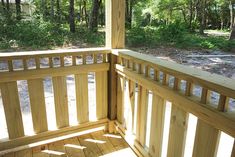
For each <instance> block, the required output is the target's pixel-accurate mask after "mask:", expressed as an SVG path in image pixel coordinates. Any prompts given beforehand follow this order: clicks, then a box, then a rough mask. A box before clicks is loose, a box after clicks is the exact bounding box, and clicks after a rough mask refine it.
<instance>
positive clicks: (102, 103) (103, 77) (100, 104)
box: [95, 71, 108, 119]
mask: <svg viewBox="0 0 235 157" xmlns="http://www.w3.org/2000/svg"><path fill="white" fill-rule="evenodd" d="M95 82H96V117H97V119H102V118H106V117H107V115H108V78H107V72H106V71H104V72H96V73H95Z"/></svg>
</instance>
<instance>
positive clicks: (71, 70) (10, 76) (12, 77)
mask: <svg viewBox="0 0 235 157" xmlns="http://www.w3.org/2000/svg"><path fill="white" fill-rule="evenodd" d="M108 70H109V63H100V64H89V65H77V66H66V67H57V68H43V69H31V70H24V71H14V72H10V73H9V72H1V73H0V78H1V79H0V83H4V82H13V81H18V80H30V79H37V78H44V77H55V76H66V75H74V74H84V73H88V72H102V71H108Z"/></svg>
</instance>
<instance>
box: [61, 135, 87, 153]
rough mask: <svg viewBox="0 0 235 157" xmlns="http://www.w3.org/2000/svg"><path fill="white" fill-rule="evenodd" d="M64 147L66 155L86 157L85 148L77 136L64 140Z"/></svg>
mask: <svg viewBox="0 0 235 157" xmlns="http://www.w3.org/2000/svg"><path fill="white" fill-rule="evenodd" d="M64 147H65V152H66V155H67V156H69V157H85V154H84V152H83V149H85V147H84V146H81V144H80V143H79V141H78V139H77V138H70V139H66V140H64Z"/></svg>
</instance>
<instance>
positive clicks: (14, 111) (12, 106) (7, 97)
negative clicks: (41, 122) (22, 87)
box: [0, 82, 24, 139]
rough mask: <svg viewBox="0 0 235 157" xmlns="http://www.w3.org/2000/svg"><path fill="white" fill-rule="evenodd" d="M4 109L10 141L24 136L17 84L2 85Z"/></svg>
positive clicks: (0, 85)
mask: <svg viewBox="0 0 235 157" xmlns="http://www.w3.org/2000/svg"><path fill="white" fill-rule="evenodd" d="M0 88H1V95H2V101H3V107H4V111H5V116H6V123H7V129H8V134H9V138H10V139H14V138H18V137H22V136H24V127H23V121H22V115H21V110H20V102H19V95H18V88H17V82H8V83H2V84H0Z"/></svg>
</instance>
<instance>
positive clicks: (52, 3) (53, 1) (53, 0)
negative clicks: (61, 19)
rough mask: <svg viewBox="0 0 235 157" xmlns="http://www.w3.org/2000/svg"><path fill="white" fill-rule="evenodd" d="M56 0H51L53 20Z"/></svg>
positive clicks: (52, 18)
mask: <svg viewBox="0 0 235 157" xmlns="http://www.w3.org/2000/svg"><path fill="white" fill-rule="evenodd" d="M54 5H55V0H51V13H50V15H51V20H54V17H55V10H54Z"/></svg>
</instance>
